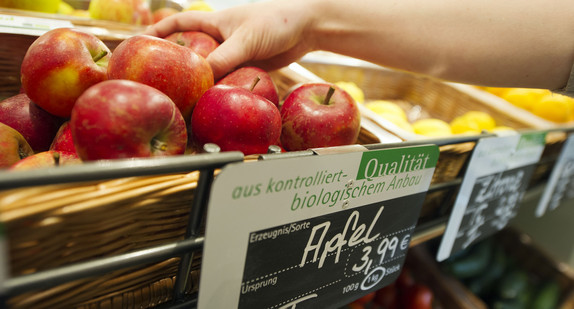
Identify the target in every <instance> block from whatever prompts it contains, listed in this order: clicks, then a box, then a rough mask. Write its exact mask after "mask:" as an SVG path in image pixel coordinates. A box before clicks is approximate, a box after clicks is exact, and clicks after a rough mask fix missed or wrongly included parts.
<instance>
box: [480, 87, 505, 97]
mask: <svg viewBox="0 0 574 309" xmlns="http://www.w3.org/2000/svg"><path fill="white" fill-rule="evenodd" d="M482 89H483V90H485V91H487V92H490V93H492V94H494V95H497V96H502V95H504V94H505V93H506V92H507V91H508V90H510V89H512V88H503V87H483V88H482Z"/></svg>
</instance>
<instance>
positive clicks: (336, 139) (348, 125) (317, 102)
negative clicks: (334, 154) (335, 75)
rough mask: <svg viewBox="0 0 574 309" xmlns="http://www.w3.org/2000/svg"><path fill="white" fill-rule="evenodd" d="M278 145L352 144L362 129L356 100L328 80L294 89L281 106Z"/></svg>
mask: <svg viewBox="0 0 574 309" xmlns="http://www.w3.org/2000/svg"><path fill="white" fill-rule="evenodd" d="M281 121H282V123H283V126H282V131H281V145H282V146H283V147H284V148H285V149H286V150H288V151H295V150H306V149H310V148H321V147H331V146H341V145H350V144H354V143H355V142H356V141H357V137H358V136H359V130H360V128H361V114H360V112H359V109H358V106H357V103H356V102H355V100H353V98H352V97H351V96H350V95H349V94H348V93H347V92H345V91H344V90H342V89H340V88H338V87H336V86H335V85H332V84H329V83H307V84H303V85H300V86H299V87H297V88H296V89H294V90H293V91H292V92H291V93H290V94H289V95H288V96H287V97H286V98H285V101H284V102H283V105H282V106H281Z"/></svg>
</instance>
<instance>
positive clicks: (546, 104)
mask: <svg viewBox="0 0 574 309" xmlns="http://www.w3.org/2000/svg"><path fill="white" fill-rule="evenodd" d="M532 113H533V114H535V115H537V116H539V117H542V118H544V119H546V120H550V121H554V122H568V121H572V120H573V119H574V99H572V98H570V97H567V96H564V95H560V94H553V93H550V94H547V95H545V96H544V97H542V98H541V99H540V100H539V101H538V102H536V103H535V104H534V105H533V106H532Z"/></svg>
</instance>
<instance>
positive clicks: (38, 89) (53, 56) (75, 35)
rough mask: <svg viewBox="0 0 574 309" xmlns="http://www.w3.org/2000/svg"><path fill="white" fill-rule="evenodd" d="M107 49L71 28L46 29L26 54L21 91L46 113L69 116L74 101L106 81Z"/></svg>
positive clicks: (92, 38) (23, 61) (100, 43)
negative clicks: (94, 86)
mask: <svg viewBox="0 0 574 309" xmlns="http://www.w3.org/2000/svg"><path fill="white" fill-rule="evenodd" d="M110 56H111V52H110V49H109V48H108V47H107V46H106V45H105V44H104V42H102V40H100V39H99V38H98V37H96V36H95V35H93V34H90V33H86V32H82V31H80V30H76V29H71V28H58V29H54V30H50V31H48V32H46V33H44V34H43V35H41V36H40V37H38V38H37V39H36V40H35V41H34V42H33V43H32V45H30V47H29V48H28V50H27V51H26V54H25V55H24V59H23V60H22V66H21V81H22V88H23V89H24V92H25V93H26V94H27V95H28V97H29V98H30V99H31V100H32V101H34V103H36V104H38V105H39V106H40V107H41V108H43V109H44V110H46V111H47V112H49V113H51V114H53V115H56V116H59V117H66V118H67V117H70V113H71V111H72V107H73V106H74V103H75V102H76V99H77V98H78V97H79V96H80V95H81V94H82V93H83V92H84V91H85V90H86V89H88V88H89V87H90V86H92V85H94V84H97V83H99V82H101V81H104V80H106V79H107V65H108V60H109V59H110Z"/></svg>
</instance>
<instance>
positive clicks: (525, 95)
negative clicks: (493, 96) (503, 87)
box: [501, 88, 550, 111]
mask: <svg viewBox="0 0 574 309" xmlns="http://www.w3.org/2000/svg"><path fill="white" fill-rule="evenodd" d="M549 93H550V91H549V90H545V89H530V88H512V89H509V90H508V91H506V92H505V93H504V94H503V95H501V98H503V99H505V100H506V101H508V102H510V103H512V104H513V105H515V106H518V107H520V108H523V109H525V110H529V111H531V110H532V107H533V106H534V104H535V103H536V102H538V101H539V100H540V99H541V98H542V97H543V96H545V95H547V94H549Z"/></svg>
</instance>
